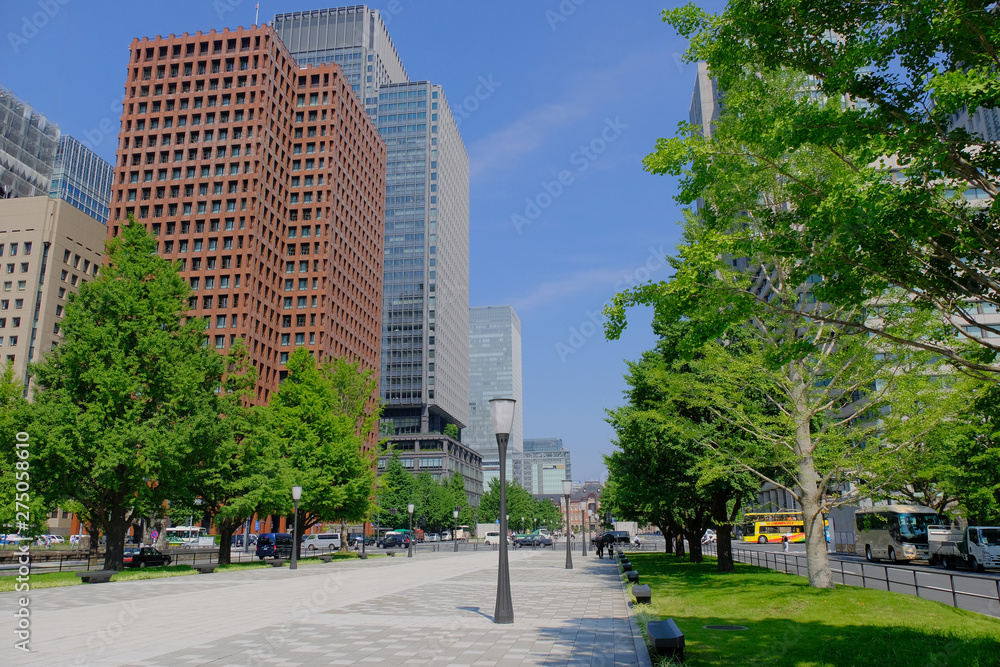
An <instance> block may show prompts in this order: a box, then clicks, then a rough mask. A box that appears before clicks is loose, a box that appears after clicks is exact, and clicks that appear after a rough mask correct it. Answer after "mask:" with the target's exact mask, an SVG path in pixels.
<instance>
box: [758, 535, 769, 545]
mask: <svg viewBox="0 0 1000 667" xmlns="http://www.w3.org/2000/svg"><path fill="white" fill-rule="evenodd" d="M757 544H767V538H766V537H764V536H763V535H761V536H760V537H758V538H757Z"/></svg>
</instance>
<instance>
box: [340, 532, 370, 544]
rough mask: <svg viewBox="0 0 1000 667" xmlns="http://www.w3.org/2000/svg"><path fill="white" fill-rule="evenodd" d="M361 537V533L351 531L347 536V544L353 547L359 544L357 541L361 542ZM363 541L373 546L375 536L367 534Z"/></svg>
mask: <svg viewBox="0 0 1000 667" xmlns="http://www.w3.org/2000/svg"><path fill="white" fill-rule="evenodd" d="M362 537H363V536H362V535H361V533H351V534H350V535H348V536H347V546H349V547H353V546H354V545H358V546H360V544H359V543H360V542H361V540H362ZM364 543H365V544H366V545H368V546H373V545H374V544H375V538H374V537H373V536H369V537H368V538H366V539H365V540H364Z"/></svg>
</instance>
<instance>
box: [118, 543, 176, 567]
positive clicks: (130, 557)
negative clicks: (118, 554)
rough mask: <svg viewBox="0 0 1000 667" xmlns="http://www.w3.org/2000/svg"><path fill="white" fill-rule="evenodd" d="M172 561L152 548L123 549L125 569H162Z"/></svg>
mask: <svg viewBox="0 0 1000 667" xmlns="http://www.w3.org/2000/svg"><path fill="white" fill-rule="evenodd" d="M172 560H173V558H171V557H170V556H169V555H167V554H165V553H163V552H161V551H159V550H158V549H155V548H153V547H125V558H124V559H123V561H124V564H125V567H162V566H163V565H170V562H171V561H172Z"/></svg>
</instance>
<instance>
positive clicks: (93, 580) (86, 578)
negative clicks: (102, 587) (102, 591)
mask: <svg viewBox="0 0 1000 667" xmlns="http://www.w3.org/2000/svg"><path fill="white" fill-rule="evenodd" d="M116 574H118V572H116V571H115V570H92V571H90V572H77V573H76V576H78V577H80V579H82V580H83V583H85V584H103V583H106V582H108V581H111V577H113V576H114V575H116Z"/></svg>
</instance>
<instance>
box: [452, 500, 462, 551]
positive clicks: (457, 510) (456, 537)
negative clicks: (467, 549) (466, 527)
mask: <svg viewBox="0 0 1000 667" xmlns="http://www.w3.org/2000/svg"><path fill="white" fill-rule="evenodd" d="M461 511H462V508H461V507H456V508H455V509H454V510H452V512H451V515H452V516H453V517H455V530H454V531H453V532H452V534H451V537H452V540H454V542H455V553H458V513H459V512H461Z"/></svg>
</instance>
